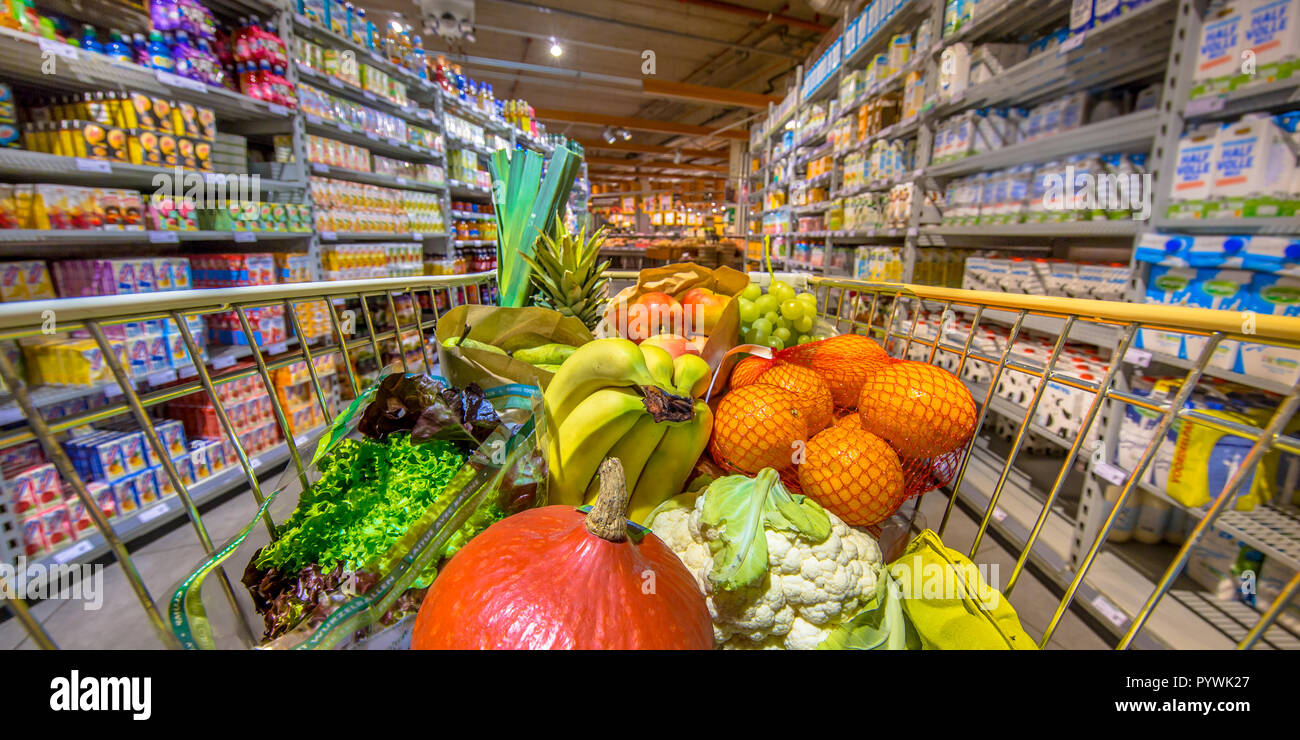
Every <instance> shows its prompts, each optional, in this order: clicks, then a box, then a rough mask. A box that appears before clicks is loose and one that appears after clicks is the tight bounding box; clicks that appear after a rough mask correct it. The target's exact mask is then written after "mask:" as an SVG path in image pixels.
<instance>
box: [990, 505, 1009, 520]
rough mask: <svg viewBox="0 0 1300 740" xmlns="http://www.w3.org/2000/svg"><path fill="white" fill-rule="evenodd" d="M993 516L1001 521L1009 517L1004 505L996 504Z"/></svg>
mask: <svg viewBox="0 0 1300 740" xmlns="http://www.w3.org/2000/svg"><path fill="white" fill-rule="evenodd" d="M993 518H994V519H996V520H997V521H999V522H1004V521H1006V519H1007V512H1005V511H1003V510H1002V507H1000V506H994V507H993Z"/></svg>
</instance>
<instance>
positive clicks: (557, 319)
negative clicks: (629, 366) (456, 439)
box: [434, 305, 592, 390]
mask: <svg viewBox="0 0 1300 740" xmlns="http://www.w3.org/2000/svg"><path fill="white" fill-rule="evenodd" d="M466 327H469V333H468V334H466V333H465V328H466ZM462 335H463V337H462ZM450 337H462V338H465V339H473V340H476V341H479V342H483V343H485V344H491V345H493V346H496V347H500V348H501V349H503V350H505V351H506V352H514V351H515V350H518V349H523V348H525V347H536V346H537V345H539V344H549V343H551V342H559V343H562V344H571V345H573V346H575V347H578V346H581V345H583V344H586V343H587V342H590V341H591V340H592V336H591V332H590V331H588V330H587V327H586V326H584V325H583V324H582V322H581V321H579V320H578V319H576V318H573V317H571V316H568V317H566V316H563V315H561V314H560V313H559V312H558V311H552V310H551V309H549V308H538V307H535V306H529V307H526V308H502V307H499V306H480V305H464V306H457V307H455V308H453V309H451V310H450V311H448V312H447V313H445V314H443V315H442V317H441V318H439V319H438V325H437V327H436V328H435V329H434V338H435V339H437V341H438V364H439V365H440V366H441V367H442V375H444V376H445V377H446V378H447V380H449V381H451V383H452V385H454V386H456V387H458V388H464V387H465V385H466V384H467V383H478V385H479V387H481V388H484V389H486V388H494V387H496V386H501V385H509V384H511V383H523V384H525V385H539V386H541V387H542V389H543V390H545V389H546V386H547V384H548V383H550V382H551V376H552V373H549V372H546V371H545V370H541V369H539V368H537V367H535V366H533V365H530V364H528V363H527V362H522V361H520V360H516V359H514V358H513V357H509V356H507V355H500V354H497V353H495V352H489V351H487V350H482V349H473V348H469V347H461V346H459V345H458V346H455V347H446V346H444V345H443V342H444V341H446V340H447V339H448V338H450Z"/></svg>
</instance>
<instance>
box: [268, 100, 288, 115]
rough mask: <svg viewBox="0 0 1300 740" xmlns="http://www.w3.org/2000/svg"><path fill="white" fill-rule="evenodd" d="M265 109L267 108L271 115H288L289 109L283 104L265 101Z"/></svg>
mask: <svg viewBox="0 0 1300 740" xmlns="http://www.w3.org/2000/svg"><path fill="white" fill-rule="evenodd" d="M266 109H267V110H268V111H270V112H271V115H273V116H287V115H289V109H288V108H286V107H284V106H283V105H280V104H279V103H267V104H266Z"/></svg>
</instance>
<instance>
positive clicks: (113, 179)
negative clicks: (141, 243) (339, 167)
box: [0, 29, 306, 192]
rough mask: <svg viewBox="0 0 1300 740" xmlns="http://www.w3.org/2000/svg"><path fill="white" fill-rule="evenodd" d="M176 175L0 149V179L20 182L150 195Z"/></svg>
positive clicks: (271, 185) (281, 188) (278, 184)
mask: <svg viewBox="0 0 1300 740" xmlns="http://www.w3.org/2000/svg"><path fill="white" fill-rule="evenodd" d="M0 30H3V29H0ZM176 172H177V169H176V168H175V167H148V166H146V165H139V164H121V163H119V162H107V161H104V160H99V159H82V158H78V157H60V156H59V155H57V154H44V153H41V152H29V151H25V150H22V149H0V177H13V178H23V179H26V180H29V181H30V180H31V179H32V178H33V173H37V174H36V177H39V181H40V182H58V183H66V184H70V185H98V186H101V187H122V188H137V189H142V190H143V191H146V192H152V191H153V190H155V189H156V188H157V186H156V185H154V178H155V177H156V176H158V175H166V176H173V177H174V176H175V175H176ZM181 172H182V173H183V174H185V175H189V174H196V175H199V176H201V177H203V178H205V179H215V178H223V181H224V178H225V177H226V176H227V175H226V174H224V173H219V172H198V171H196V170H181ZM258 186H259V187H260V188H261V189H262V190H263V191H270V192H291V191H301V190H303V189H304V188H305V187H306V183H305V182H297V181H292V180H272V179H271V178H267V177H259V178H258Z"/></svg>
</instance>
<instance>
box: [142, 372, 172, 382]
mask: <svg viewBox="0 0 1300 740" xmlns="http://www.w3.org/2000/svg"><path fill="white" fill-rule="evenodd" d="M145 379H146V380H148V381H149V385H166V384H167V383H170V382H172V381H173V380H175V379H176V371H175V370H159V371H158V372H156V373H152V374H150V375H149V376H147V377H146V378H145Z"/></svg>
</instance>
